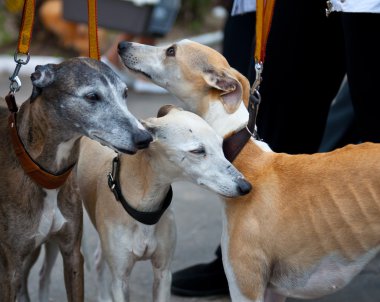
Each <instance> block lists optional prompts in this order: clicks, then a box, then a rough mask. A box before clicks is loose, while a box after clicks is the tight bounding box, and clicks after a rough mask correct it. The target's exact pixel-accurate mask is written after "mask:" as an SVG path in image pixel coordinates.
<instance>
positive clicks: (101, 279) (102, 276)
mask: <svg viewBox="0 0 380 302" xmlns="http://www.w3.org/2000/svg"><path fill="white" fill-rule="evenodd" d="M86 260H88V259H87V258H86ZM95 267H96V272H97V274H96V282H97V285H98V286H97V288H98V294H97V297H98V301H99V302H106V301H112V299H111V291H110V287H111V286H110V285H111V284H110V280H109V278H108V276H107V268H108V265H107V262H106V259H105V257H104V253H103V251H102V246H101V242H100V240H99V241H98V246H97V247H96V251H95Z"/></svg>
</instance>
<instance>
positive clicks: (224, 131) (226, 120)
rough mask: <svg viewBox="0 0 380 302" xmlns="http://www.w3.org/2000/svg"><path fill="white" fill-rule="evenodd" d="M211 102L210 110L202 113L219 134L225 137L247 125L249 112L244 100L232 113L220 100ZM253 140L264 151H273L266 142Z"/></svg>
mask: <svg viewBox="0 0 380 302" xmlns="http://www.w3.org/2000/svg"><path fill="white" fill-rule="evenodd" d="M209 104H210V105H209V108H208V110H207V111H206V113H205V114H203V115H202V117H203V118H204V119H205V120H206V121H207V122H208V123H209V125H210V126H211V127H212V128H213V129H214V130H215V131H216V132H217V133H218V135H220V136H222V137H223V138H226V137H228V136H230V135H231V134H233V133H236V132H238V131H239V130H241V129H243V128H244V127H245V126H246V125H247V123H248V119H249V113H248V110H247V108H246V107H245V104H244V102H241V103H240V106H239V108H238V109H237V110H236V111H235V112H233V113H231V114H229V113H227V112H226V110H225V109H224V106H223V104H222V103H221V102H220V101H219V100H217V101H210V102H209ZM251 141H253V142H254V143H255V144H256V145H258V146H259V147H260V148H261V149H262V150H263V151H271V149H270V147H269V146H268V144H266V143H265V142H263V141H259V140H255V139H253V138H252V139H251Z"/></svg>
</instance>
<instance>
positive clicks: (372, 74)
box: [342, 13, 380, 142]
mask: <svg viewBox="0 0 380 302" xmlns="http://www.w3.org/2000/svg"><path fill="white" fill-rule="evenodd" d="M342 23H343V30H344V35H345V42H346V54H347V63H346V64H347V78H348V84H349V87H350V93H351V97H352V101H353V106H354V111H355V115H356V117H357V124H358V131H359V136H360V139H361V140H362V141H371V142H380V118H379V114H380V90H379V87H378V86H379V83H380V72H379V71H380V56H379V54H380V40H379V29H380V14H370V13H368V14H366V13H343V14H342Z"/></svg>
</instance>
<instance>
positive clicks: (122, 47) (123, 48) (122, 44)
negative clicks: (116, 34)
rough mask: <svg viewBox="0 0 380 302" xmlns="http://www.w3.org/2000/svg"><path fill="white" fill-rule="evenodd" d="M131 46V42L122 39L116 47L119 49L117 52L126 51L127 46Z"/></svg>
mask: <svg viewBox="0 0 380 302" xmlns="http://www.w3.org/2000/svg"><path fill="white" fill-rule="evenodd" d="M131 46H132V43H131V42H128V41H123V42H120V43H119V45H118V46H117V49H118V51H119V53H121V52H124V51H126V50H127V49H128V48H130V47H131Z"/></svg>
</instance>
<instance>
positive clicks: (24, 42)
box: [17, 0, 36, 55]
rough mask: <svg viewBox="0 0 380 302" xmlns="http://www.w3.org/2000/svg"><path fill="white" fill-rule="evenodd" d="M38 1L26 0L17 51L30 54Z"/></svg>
mask: <svg viewBox="0 0 380 302" xmlns="http://www.w3.org/2000/svg"><path fill="white" fill-rule="evenodd" d="M35 6H36V3H35V1H34V0H25V2H24V8H23V11H22V20H21V27H20V34H19V37H18V44H17V53H21V54H24V55H28V54H29V47H30V41H31V40H32V31H33V24H34V10H35Z"/></svg>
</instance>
